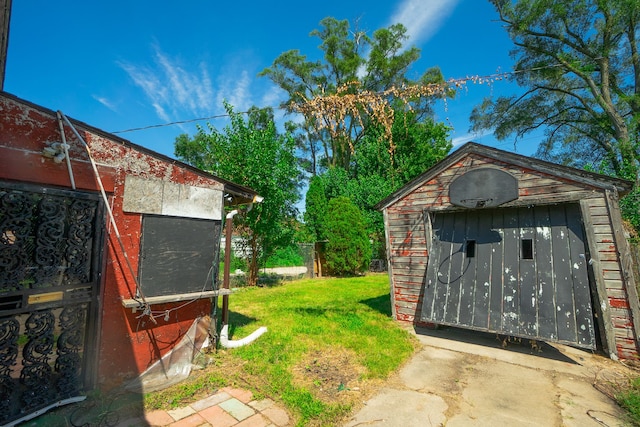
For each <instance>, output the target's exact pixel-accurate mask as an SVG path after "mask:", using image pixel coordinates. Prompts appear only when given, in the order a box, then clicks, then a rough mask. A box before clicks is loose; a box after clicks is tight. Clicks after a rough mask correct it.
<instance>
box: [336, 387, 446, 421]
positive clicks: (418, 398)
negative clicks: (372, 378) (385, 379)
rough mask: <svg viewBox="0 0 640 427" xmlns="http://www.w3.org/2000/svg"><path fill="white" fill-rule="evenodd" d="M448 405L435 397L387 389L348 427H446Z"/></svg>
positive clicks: (409, 391)
mask: <svg viewBox="0 0 640 427" xmlns="http://www.w3.org/2000/svg"><path fill="white" fill-rule="evenodd" d="M446 410H447V404H446V403H445V401H444V400H443V399H442V398H441V397H439V396H436V395H433V394H428V393H420V392H416V391H412V390H397V389H391V388H384V389H382V390H381V392H380V393H379V394H378V395H377V396H375V397H374V398H373V399H371V400H370V401H368V402H367V404H366V406H365V408H363V410H361V411H360V412H359V413H358V414H357V415H356V416H355V417H354V418H353V419H352V420H351V421H350V422H349V423H347V424H346V427H354V426H360V425H368V426H369V425H371V426H376V427H383V426H385V427H414V426H415V427H424V426H437V425H444V422H445V421H446V417H445V415H444V412H445V411H446Z"/></svg>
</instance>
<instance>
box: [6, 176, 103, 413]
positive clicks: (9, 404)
mask: <svg viewBox="0 0 640 427" xmlns="http://www.w3.org/2000/svg"><path fill="white" fill-rule="evenodd" d="M102 221H103V212H102V205H101V203H100V199H99V198H98V197H97V195H93V194H85V193H80V192H70V191H64V190H54V189H51V188H42V187H34V186H29V185H24V184H21V185H15V184H10V183H6V182H0V425H2V424H5V423H7V422H10V421H14V420H17V419H20V418H22V417H24V416H25V415H27V414H29V413H32V412H34V411H37V410H39V409H42V408H45V407H47V406H49V405H51V404H53V403H56V402H58V401H60V400H63V399H65V398H69V397H74V396H78V395H79V394H80V393H81V392H82V391H83V390H84V389H85V388H86V387H87V386H89V385H90V382H91V378H90V375H89V373H90V371H91V369H89V367H90V366H91V363H92V361H93V359H94V356H93V354H94V353H93V347H94V346H95V343H93V342H92V339H93V337H94V336H95V335H96V334H95V331H94V328H95V326H94V325H95V307H96V304H95V301H96V297H97V291H98V277H99V275H98V267H99V265H100V252H101V251H100V246H101V244H102V229H103V223H102Z"/></svg>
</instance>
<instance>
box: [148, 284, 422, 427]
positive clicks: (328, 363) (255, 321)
mask: <svg viewBox="0 0 640 427" xmlns="http://www.w3.org/2000/svg"><path fill="white" fill-rule="evenodd" d="M230 310H231V313H230V319H229V324H230V326H231V330H230V332H231V334H232V337H230V338H231V339H234V338H235V339H238V338H242V337H244V336H247V335H249V334H250V333H251V332H253V331H254V330H255V329H257V328H258V327H260V326H266V327H267V328H268V332H267V333H266V334H265V335H263V336H262V337H261V338H259V339H258V340H257V341H256V342H254V343H252V344H251V345H249V346H245V347H241V348H237V349H220V350H218V351H217V352H216V353H212V354H209V355H208V356H209V357H211V358H212V359H213V365H211V366H209V367H208V368H206V369H205V370H202V371H198V372H197V373H196V375H194V377H193V378H190V379H189V380H188V381H186V382H184V383H183V384H180V385H178V386H174V387H172V388H170V389H167V390H165V391H163V392H158V393H153V394H151V395H147V396H146V397H145V405H146V406H147V407H148V408H161V407H164V408H166V407H167V405H168V406H169V407H171V406H180V405H182V404H184V403H185V402H186V403H189V402H190V401H193V400H194V399H196V398H198V397H199V396H201V395H203V390H205V391H211V390H213V389H215V388H216V387H220V386H223V385H231V386H237V387H242V388H248V389H250V390H252V391H253V393H254V394H255V395H256V397H257V398H260V397H269V398H271V399H273V400H275V401H277V402H279V403H281V404H283V405H284V406H285V407H286V408H287V409H288V410H289V411H290V413H291V414H292V416H293V418H294V419H295V421H296V422H297V424H298V425H337V424H339V423H341V422H343V421H344V420H345V419H346V417H347V416H348V415H349V414H350V413H351V411H352V410H353V409H354V408H355V406H356V405H357V404H358V402H361V401H362V400H363V398H364V397H366V396H367V394H370V393H373V392H374V391H375V390H376V386H377V385H379V384H380V383H381V382H382V380H384V379H386V378H387V377H388V376H389V375H390V374H391V373H393V372H394V371H395V370H396V369H397V368H398V367H399V366H400V365H401V364H402V363H403V362H404V361H405V360H407V359H408V358H409V356H411V355H412V354H413V352H414V350H415V348H416V341H415V339H414V338H413V337H412V336H411V335H410V334H409V333H408V332H407V331H406V330H404V329H403V328H401V327H400V326H399V325H398V324H397V323H395V322H394V321H393V320H392V319H391V310H390V301H389V285H388V276H387V275H386V274H376V275H369V276H365V277H356V278H349V279H309V280H298V281H293V282H288V283H287V284H286V285H280V286H275V287H269V288H243V289H241V290H240V291H239V292H237V293H234V294H233V295H232V296H231V298H230ZM205 395H206V394H205Z"/></svg>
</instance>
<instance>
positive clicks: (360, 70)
mask: <svg viewBox="0 0 640 427" xmlns="http://www.w3.org/2000/svg"><path fill="white" fill-rule="evenodd" d="M320 25H321V28H320V29H319V30H314V31H312V32H311V36H315V37H318V38H319V39H320V49H321V50H322V51H323V57H322V59H319V60H309V59H307V57H306V56H305V55H303V54H301V53H300V52H299V51H298V50H289V51H287V52H284V53H283V54H281V55H280V56H279V57H278V58H276V60H275V61H274V62H273V64H272V66H271V67H268V68H266V69H265V70H264V71H262V73H261V75H264V76H268V77H269V78H270V79H271V80H272V81H273V82H274V83H275V84H277V85H278V86H280V87H281V88H282V89H284V90H285V91H286V92H287V93H288V95H289V98H288V99H287V100H286V101H285V102H284V103H283V105H282V106H283V108H285V109H286V110H287V111H289V112H300V111H301V110H300V109H299V108H298V107H299V106H300V105H304V104H307V103H308V102H309V101H312V100H314V99H322V100H323V101H324V102H325V103H327V105H328V107H327V108H320V109H307V110H305V111H303V114H304V116H305V120H304V122H303V123H301V124H300V125H299V126H300V130H301V131H302V134H301V136H300V139H299V141H300V145H299V148H301V149H303V150H304V151H305V154H306V155H307V156H308V157H309V159H310V161H308V162H307V164H306V166H307V171H308V172H310V173H312V174H316V173H317V172H318V171H319V168H320V167H321V166H324V167H335V166H339V167H342V168H344V169H346V170H349V169H350V167H351V165H352V156H353V154H354V152H355V151H357V148H358V146H359V144H360V142H361V140H362V138H363V137H364V130H365V129H366V127H367V125H368V124H369V122H370V119H371V118H373V119H374V120H376V121H385V120H389V119H391V117H390V116H389V114H392V110H391V109H390V108H388V106H387V107H385V106H381V105H374V104H373V103H360V104H358V105H355V106H354V105H353V104H352V105H351V107H354V108H351V107H349V108H345V103H344V102H343V101H345V100H346V99H347V98H345V97H343V95H353V94H355V93H365V92H366V93H371V94H383V95H381V97H382V98H385V97H387V98H389V97H393V96H394V95H393V94H391V93H388V95H385V94H384V93H385V91H387V90H389V89H391V88H396V87H397V88H401V87H403V86H411V85H416V84H417V83H420V84H421V85H426V84H428V83H441V82H443V80H444V79H443V77H442V74H441V73H440V71H439V69H437V68H431V69H429V70H426V71H425V72H424V73H423V74H422V75H420V76H419V77H418V78H417V79H416V80H412V79H410V78H408V77H407V73H408V71H409V70H410V67H411V66H412V64H414V63H415V61H416V60H417V59H418V58H419V56H420V51H419V49H417V48H416V47H410V48H406V49H405V47H404V46H403V43H404V42H405V41H406V39H407V35H406V28H405V27H404V26H402V25H401V24H395V25H391V26H390V27H388V28H384V29H379V30H377V31H375V32H374V33H373V35H372V36H369V35H367V34H366V33H365V32H363V31H360V30H359V29H357V28H356V29H354V30H352V29H351V28H350V26H349V22H348V21H346V20H344V21H340V20H337V19H335V18H331V17H329V18H325V19H323V20H322V21H321V22H320ZM331 95H333V97H332V96H331ZM341 98H342V99H341ZM406 101H407V102H409V103H411V104H412V108H413V109H414V111H417V112H419V113H424V112H428V111H430V110H429V99H428V98H426V97H420V96H415V97H412V98H411V99H406ZM320 110H322V111H320ZM327 110H332V111H327Z"/></svg>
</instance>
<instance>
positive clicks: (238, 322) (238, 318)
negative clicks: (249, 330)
mask: <svg viewBox="0 0 640 427" xmlns="http://www.w3.org/2000/svg"><path fill="white" fill-rule="evenodd" d="M256 320H258V319H256V318H255V317H249V316H245V315H244V314H242V313H238V312H237V311H231V310H229V336H230V337H232V336H233V334H234V332H235V331H236V328H239V327H242V326H245V325H248V324H250V323H253V322H255V321H256ZM221 328H222V322H220V323H219V324H218V330H220V329H221Z"/></svg>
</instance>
